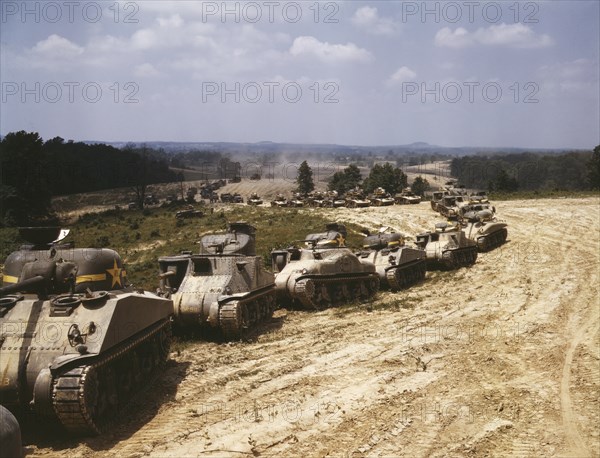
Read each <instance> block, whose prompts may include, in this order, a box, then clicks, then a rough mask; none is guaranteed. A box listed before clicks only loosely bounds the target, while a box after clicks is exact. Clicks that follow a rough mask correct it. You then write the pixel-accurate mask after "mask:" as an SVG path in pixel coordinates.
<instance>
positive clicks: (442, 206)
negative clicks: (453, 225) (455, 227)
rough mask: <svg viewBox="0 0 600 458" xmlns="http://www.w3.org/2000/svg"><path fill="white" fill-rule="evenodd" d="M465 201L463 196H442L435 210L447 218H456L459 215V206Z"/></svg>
mask: <svg viewBox="0 0 600 458" xmlns="http://www.w3.org/2000/svg"><path fill="white" fill-rule="evenodd" d="M465 203H466V201H465V199H464V198H463V196H444V197H443V198H442V201H441V202H439V203H438V205H437V211H438V212H439V213H440V214H441V215H442V216H445V217H446V218H448V219H456V218H458V215H459V208H460V207H461V205H463V204H465Z"/></svg>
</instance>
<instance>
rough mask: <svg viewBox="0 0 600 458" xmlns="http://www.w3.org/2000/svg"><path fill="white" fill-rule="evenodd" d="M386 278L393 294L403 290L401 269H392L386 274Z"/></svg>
mask: <svg viewBox="0 0 600 458" xmlns="http://www.w3.org/2000/svg"><path fill="white" fill-rule="evenodd" d="M385 278H386V280H387V282H388V285H389V286H390V290H391V291H392V292H396V291H398V290H399V289H400V288H401V284H402V283H401V278H400V269H390V270H388V271H387V272H386V273H385Z"/></svg>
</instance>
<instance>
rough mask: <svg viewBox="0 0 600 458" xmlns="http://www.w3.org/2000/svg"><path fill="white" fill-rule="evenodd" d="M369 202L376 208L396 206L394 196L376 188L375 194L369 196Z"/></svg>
mask: <svg viewBox="0 0 600 458" xmlns="http://www.w3.org/2000/svg"><path fill="white" fill-rule="evenodd" d="M369 200H370V201H371V204H372V205H374V206H376V207H385V206H388V205H394V198H393V197H392V195H391V194H390V193H389V192H386V191H385V189H383V188H381V187H379V188H375V190H374V191H373V194H371V195H370V196H369Z"/></svg>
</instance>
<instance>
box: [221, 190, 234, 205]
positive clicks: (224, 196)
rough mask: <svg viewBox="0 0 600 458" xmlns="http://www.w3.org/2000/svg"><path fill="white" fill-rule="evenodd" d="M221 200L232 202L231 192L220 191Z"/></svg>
mask: <svg viewBox="0 0 600 458" xmlns="http://www.w3.org/2000/svg"><path fill="white" fill-rule="evenodd" d="M221 202H223V203H224V204H231V203H233V194H231V193H230V192H224V193H222V194H221Z"/></svg>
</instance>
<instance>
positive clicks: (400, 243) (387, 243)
mask: <svg viewBox="0 0 600 458" xmlns="http://www.w3.org/2000/svg"><path fill="white" fill-rule="evenodd" d="M365 235H366V237H365V239H364V240H363V251H361V252H360V254H359V256H360V260H361V262H364V261H368V262H371V263H373V264H374V265H375V269H376V270H377V274H378V275H379V279H380V280H381V283H382V285H385V286H388V287H389V288H390V289H391V290H392V291H398V290H400V289H402V288H406V287H408V286H411V285H413V284H415V283H418V282H420V281H423V280H424V279H425V272H426V271H427V262H426V254H425V251H424V250H423V249H420V248H412V247H409V246H407V245H406V244H405V237H404V236H403V235H402V234H398V233H396V232H393V231H392V230H391V229H390V228H386V227H384V228H382V229H380V230H379V233H377V234H370V233H369V231H365Z"/></svg>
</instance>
